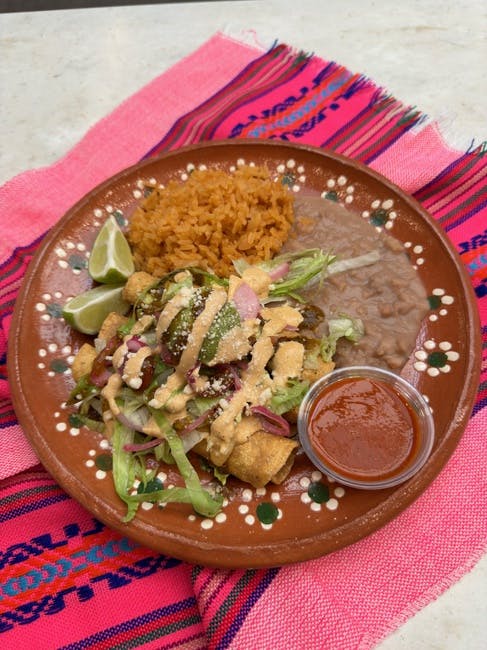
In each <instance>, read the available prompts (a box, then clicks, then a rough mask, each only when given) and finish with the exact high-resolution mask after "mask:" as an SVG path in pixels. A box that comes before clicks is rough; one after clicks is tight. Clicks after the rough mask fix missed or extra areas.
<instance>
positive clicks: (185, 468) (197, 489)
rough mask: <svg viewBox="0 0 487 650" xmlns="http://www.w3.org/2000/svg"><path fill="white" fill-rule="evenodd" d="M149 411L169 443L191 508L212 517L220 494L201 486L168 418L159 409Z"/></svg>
mask: <svg viewBox="0 0 487 650" xmlns="http://www.w3.org/2000/svg"><path fill="white" fill-rule="evenodd" d="M151 412H152V416H153V417H154V420H155V421H156V423H157V426H158V427H159V429H160V430H161V432H162V433H163V434H164V436H165V438H166V440H167V442H168V443H169V447H170V449H171V454H172V456H173V458H174V460H175V461H176V465H177V467H178V470H179V473H180V474H181V476H182V477H183V480H184V483H185V485H186V490H187V491H188V494H189V496H190V500H191V503H192V505H193V508H194V509H195V511H196V512H197V513H198V514H200V515H203V516H204V517H214V516H215V515H217V514H218V513H219V512H220V510H221V506H222V503H223V496H222V495H220V494H216V495H214V496H212V495H211V494H210V493H209V492H208V491H207V490H205V489H204V488H203V486H202V485H201V483H200V479H199V477H198V474H197V473H196V470H195V469H194V467H193V466H192V465H191V463H190V462H189V460H188V457H187V456H186V454H185V452H184V448H183V443H182V441H181V438H180V437H179V436H178V434H177V433H176V432H175V430H174V429H173V427H172V426H171V424H170V422H169V420H168V419H167V418H166V416H165V415H164V414H163V413H162V412H161V411H158V410H156V409H152V411H151Z"/></svg>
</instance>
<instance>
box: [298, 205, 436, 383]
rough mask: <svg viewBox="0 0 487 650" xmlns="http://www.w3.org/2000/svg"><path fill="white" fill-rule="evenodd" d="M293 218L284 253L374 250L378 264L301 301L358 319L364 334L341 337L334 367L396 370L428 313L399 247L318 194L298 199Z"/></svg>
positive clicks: (334, 279)
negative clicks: (350, 338) (355, 337)
mask: <svg viewBox="0 0 487 650" xmlns="http://www.w3.org/2000/svg"><path fill="white" fill-rule="evenodd" d="M295 215H296V217H295V225H294V232H295V235H296V236H295V237H294V238H291V240H290V241H289V242H288V244H287V245H286V248H287V250H292V249H296V248H303V247H304V248H315V247H319V248H322V249H323V250H324V251H325V252H331V253H334V254H335V255H336V256H337V258H338V259H339V260H340V259H348V258H351V257H357V256H359V255H363V254H365V253H368V252H370V251H374V250H376V251H378V252H379V254H380V259H379V261H378V262H376V263H374V264H371V265H369V266H363V267H361V268H359V269H355V270H352V271H345V272H343V273H339V274H336V275H333V276H330V277H329V278H327V279H326V280H325V281H324V282H323V283H322V285H321V286H317V287H314V288H313V289H310V292H309V295H307V296H306V298H307V299H308V300H309V301H310V302H313V303H314V304H316V305H317V306H319V307H320V308H321V309H322V310H323V311H324V313H325V317H326V318H327V319H330V318H336V317H338V316H341V315H343V314H346V315H347V316H350V317H351V318H360V319H361V320H362V321H363V324H364V327H365V334H364V336H363V337H362V338H361V339H360V341H359V342H358V343H355V344H354V343H351V342H349V341H346V340H344V339H340V341H339V343H338V347H337V354H336V356H335V361H336V365H337V367H344V366H352V365H372V366H379V367H383V368H389V369H390V370H393V371H396V372H397V371H399V370H400V369H401V368H402V367H403V365H404V364H405V362H406V361H407V359H408V357H409V355H410V353H411V351H412V349H413V347H414V343H415V340H416V336H417V333H418V331H419V328H420V325H421V321H422V319H423V318H424V316H425V314H426V313H427V311H428V302H427V296H426V291H425V288H424V287H423V285H422V283H421V280H420V278H419V277H418V274H417V273H416V271H415V269H414V268H413V266H412V264H411V262H410V261H409V258H408V256H407V254H406V252H405V250H404V246H403V244H402V243H401V242H400V241H398V240H397V239H394V238H393V237H391V236H390V235H388V234H387V233H385V232H383V231H382V232H378V231H377V230H376V229H375V228H374V227H373V226H372V225H371V224H370V223H369V222H368V221H367V220H365V219H363V218H362V217H361V216H360V215H357V214H354V213H353V212H352V211H350V210H348V209H346V208H344V207H343V206H341V205H339V204H337V203H333V202H332V201H329V200H326V199H322V198H321V197H319V196H302V197H297V198H296V199H295Z"/></svg>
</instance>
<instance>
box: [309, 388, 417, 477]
mask: <svg viewBox="0 0 487 650" xmlns="http://www.w3.org/2000/svg"><path fill="white" fill-rule="evenodd" d="M309 437H310V442H311V445H312V447H313V449H314V451H315V453H316V454H317V456H319V457H320V458H321V459H322V461H323V462H324V463H325V464H326V465H327V466H328V467H329V468H330V469H331V470H335V471H337V472H339V473H340V474H342V475H343V476H347V477H349V478H352V479H359V480H360V479H369V480H380V479H384V478H390V477H392V476H394V475H395V474H396V473H397V472H399V471H400V470H402V469H403V467H404V466H405V465H407V464H408V462H409V460H410V459H411V457H412V456H414V454H415V452H416V446H417V444H418V437H419V436H418V420H417V416H416V414H415V413H414V411H413V410H412V409H411V407H410V406H409V404H408V403H407V402H406V401H405V400H404V399H403V398H402V396H401V395H399V393H397V392H396V391H395V390H394V389H393V388H392V387H391V386H389V385H388V384H386V383H384V382H382V381H380V380H376V379H367V378H362V377H351V378H347V379H342V380H341V381H338V382H337V383H336V384H332V385H330V386H325V387H324V389H323V390H322V391H321V392H320V393H319V394H318V396H317V398H316V400H315V402H314V404H313V406H312V407H311V412H310V418H309Z"/></svg>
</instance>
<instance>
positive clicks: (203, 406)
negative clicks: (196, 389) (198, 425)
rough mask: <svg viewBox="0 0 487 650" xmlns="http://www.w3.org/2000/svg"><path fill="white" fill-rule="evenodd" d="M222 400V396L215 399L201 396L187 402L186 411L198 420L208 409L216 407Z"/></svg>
mask: <svg viewBox="0 0 487 650" xmlns="http://www.w3.org/2000/svg"><path fill="white" fill-rule="evenodd" d="M220 400H221V395H217V396H215V397H201V396H200V395H197V396H196V397H194V398H193V399H190V400H189V401H188V402H187V404H186V410H187V411H188V413H189V414H190V415H191V416H192V417H193V418H195V419H196V418H197V417H199V416H200V415H203V413H205V412H206V411H208V409H211V408H213V407H214V406H216V405H217V404H218V402H219V401H220Z"/></svg>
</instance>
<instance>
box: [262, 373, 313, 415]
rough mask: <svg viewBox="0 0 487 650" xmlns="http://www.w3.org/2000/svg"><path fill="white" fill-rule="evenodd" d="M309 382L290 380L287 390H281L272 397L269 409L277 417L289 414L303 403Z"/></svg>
mask: <svg viewBox="0 0 487 650" xmlns="http://www.w3.org/2000/svg"><path fill="white" fill-rule="evenodd" d="M308 388H309V382H307V381H299V380H297V379H290V380H289V381H288V384H287V386H286V387H285V388H279V389H278V390H277V391H276V392H275V393H274V395H273V396H272V397H271V400H270V404H269V408H270V409H271V411H273V412H274V413H276V414H277V415H282V414H283V413H287V412H288V411H290V410H291V409H293V408H294V407H295V406H299V404H301V402H302V401H303V397H304V396H305V394H306V392H307V390H308Z"/></svg>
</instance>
